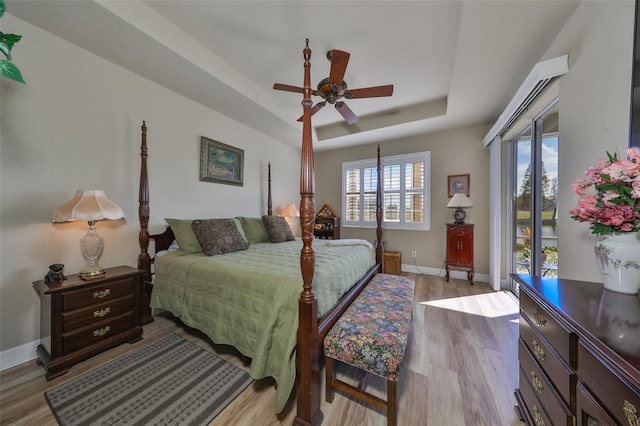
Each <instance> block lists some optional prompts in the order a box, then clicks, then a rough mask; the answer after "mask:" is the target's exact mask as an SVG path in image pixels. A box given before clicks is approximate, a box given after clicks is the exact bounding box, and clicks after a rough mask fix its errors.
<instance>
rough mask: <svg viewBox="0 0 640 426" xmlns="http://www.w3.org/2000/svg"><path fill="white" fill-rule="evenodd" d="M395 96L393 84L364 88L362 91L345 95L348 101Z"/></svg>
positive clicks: (356, 90)
mask: <svg viewBox="0 0 640 426" xmlns="http://www.w3.org/2000/svg"><path fill="white" fill-rule="evenodd" d="M391 95H393V84H389V85H386V86H375V87H364V88H362V89H352V90H349V91H348V92H347V93H345V95H344V96H345V98H347V99H358V98H378V97H381V96H391Z"/></svg>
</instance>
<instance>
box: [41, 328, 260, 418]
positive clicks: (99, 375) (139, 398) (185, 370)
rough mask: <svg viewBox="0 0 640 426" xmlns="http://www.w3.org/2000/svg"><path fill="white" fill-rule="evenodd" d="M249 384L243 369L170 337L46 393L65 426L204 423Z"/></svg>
mask: <svg viewBox="0 0 640 426" xmlns="http://www.w3.org/2000/svg"><path fill="white" fill-rule="evenodd" d="M251 382H252V379H251V377H250V376H249V373H247V372H246V371H244V370H242V369H240V368H238V367H236V366H234V365H233V364H230V363H228V362H226V361H224V360H222V359H220V358H218V357H217V356H215V355H214V354H212V353H210V352H207V351H206V350H204V349H202V348H201V347H199V346H198V345H195V344H193V343H191V342H189V341H187V340H185V339H183V338H182V337H180V336H178V335H176V334H170V335H168V336H166V337H164V338H162V339H160V340H158V341H156V342H153V343H150V344H148V345H145V346H142V347H140V348H139V349H136V350H135V351H133V352H130V353H128V354H126V355H124V356H122V357H120V358H118V359H115V360H113V361H111V362H109V363H108V364H105V365H103V366H101V367H98V368H96V369H94V370H92V371H90V372H88V373H86V374H84V375H82V376H80V377H77V378H75V379H73V380H71V381H69V382H67V383H64V384H62V385H60V386H58V387H56V388H54V389H52V390H50V391H48V392H45V394H44V395H45V398H46V399H47V402H48V403H49V406H50V407H51V410H52V411H53V413H54V414H55V416H56V419H57V420H58V423H60V424H61V425H63V426H67V425H69V426H71V425H120V424H129V425H206V424H207V423H209V422H210V421H211V420H213V419H214V418H215V416H217V415H218V414H219V413H220V412H221V411H222V410H223V409H224V407H226V406H227V405H228V404H229V403H230V402H231V401H233V399H234V398H235V397H236V396H237V395H238V394H240V392H242V391H243V390H244V389H245V388H246V387H247V386H248V385H249V384H250V383H251Z"/></svg>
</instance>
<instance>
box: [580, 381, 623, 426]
mask: <svg viewBox="0 0 640 426" xmlns="http://www.w3.org/2000/svg"><path fill="white" fill-rule="evenodd" d="M576 404H577V409H576V417H577V418H578V419H577V420H578V424H579V425H589V426H606V425H613V424H615V423H616V422H615V421H613V419H612V418H611V417H609V414H608V413H607V410H605V409H604V408H603V407H602V406H601V405H600V404H599V403H598V401H596V399H595V398H594V397H593V395H591V393H590V392H589V391H588V390H587V389H586V388H585V387H584V386H583V385H582V383H579V382H578V385H577V388H576Z"/></svg>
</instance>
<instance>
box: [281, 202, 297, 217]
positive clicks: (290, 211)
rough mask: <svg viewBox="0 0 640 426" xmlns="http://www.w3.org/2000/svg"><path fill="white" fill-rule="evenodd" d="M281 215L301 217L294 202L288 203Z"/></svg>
mask: <svg viewBox="0 0 640 426" xmlns="http://www.w3.org/2000/svg"><path fill="white" fill-rule="evenodd" d="M280 216H284V217H300V212H299V211H298V209H297V208H296V206H294V205H293V204H287V205H286V206H285V207H284V208H283V209H282V211H281V212H280Z"/></svg>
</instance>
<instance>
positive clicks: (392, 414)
mask: <svg viewBox="0 0 640 426" xmlns="http://www.w3.org/2000/svg"><path fill="white" fill-rule="evenodd" d="M397 415H398V414H397V413H396V382H395V381H393V380H387V426H396V418H397Z"/></svg>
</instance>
